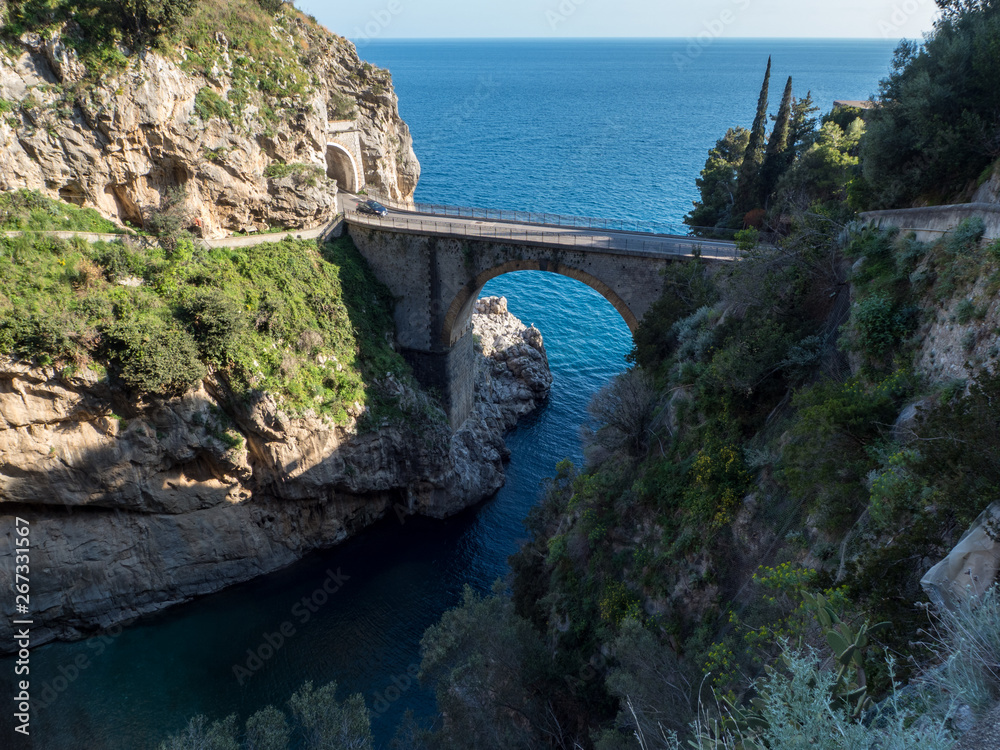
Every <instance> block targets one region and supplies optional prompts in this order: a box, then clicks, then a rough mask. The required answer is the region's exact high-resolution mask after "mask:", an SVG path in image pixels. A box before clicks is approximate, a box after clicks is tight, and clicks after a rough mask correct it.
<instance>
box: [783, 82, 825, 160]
mask: <svg viewBox="0 0 1000 750" xmlns="http://www.w3.org/2000/svg"><path fill="white" fill-rule="evenodd" d="M816 112H819V107H817V106H816V105H815V104H813V100H812V91H809V92H807V93H806V98H805V99H795V100H794V102H793V104H792V122H791V126H790V128H789V131H788V147H789V148H791V149H792V150H793V151H794V152H795V153H796V154H801V153H802V152H803V151H805V150H806V149H807V148H809V146H811V145H812V142H813V141H814V140H815V138H816V125H817V124H818V123H819V120H818V118H816V117H815V116H814V113H816Z"/></svg>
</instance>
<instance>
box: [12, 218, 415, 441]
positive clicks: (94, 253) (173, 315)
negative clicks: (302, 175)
mask: <svg viewBox="0 0 1000 750" xmlns="http://www.w3.org/2000/svg"><path fill="white" fill-rule="evenodd" d="M29 215H30V212H29ZM19 221H20V220H19ZM29 226H30V223H29ZM392 304H393V301H392V298H391V295H390V294H389V292H388V291H387V290H386V289H385V288H384V287H383V286H381V285H380V284H379V283H378V282H377V281H376V280H375V279H374V277H373V276H372V274H371V272H370V271H369V270H368V268H367V266H366V264H365V263H364V260H363V259H362V258H361V256H360V254H359V253H358V251H357V249H356V248H355V247H354V245H353V243H352V242H351V240H350V238H349V237H344V238H341V239H340V240H337V241H336V242H334V243H329V244H327V245H325V246H323V247H322V248H319V247H317V246H316V244H315V243H312V242H306V241H293V240H288V239H286V240H283V241H280V242H274V243H265V244H262V245H256V246H253V247H249V248H215V249H208V248H199V247H195V246H194V245H193V244H192V243H191V242H190V241H189V240H181V241H180V242H178V243H177V246H176V247H175V248H174V249H173V250H172V251H170V252H169V253H168V252H167V251H165V250H163V249H162V248H161V247H159V246H157V245H153V244H150V243H146V242H144V241H141V240H130V241H129V244H122V243H94V244H88V243H86V242H84V241H82V240H79V239H74V240H73V241H66V240H58V239H54V238H52V237H51V236H48V235H36V234H30V233H29V234H26V235H25V236H21V237H10V238H0V352H2V353H11V354H16V355H18V356H22V357H27V358H33V359H35V360H36V361H37V362H38V363H39V364H56V365H58V366H60V367H67V366H71V367H87V366H91V365H98V366H105V367H107V368H108V369H109V371H110V374H111V376H112V377H113V378H114V379H115V381H116V382H117V383H119V384H121V385H122V386H123V387H124V388H125V389H126V390H128V391H129V392H131V393H132V394H134V395H136V396H140V395H142V396H170V395H176V394H177V393H182V392H183V391H185V390H186V389H187V388H188V387H190V386H191V385H192V384H194V383H195V382H197V381H198V380H199V379H201V377H203V376H204V375H205V373H206V372H207V371H208V369H209V368H211V370H213V371H214V372H215V373H216V376H217V377H219V378H220V379H222V380H223V381H225V382H226V383H228V385H229V386H230V388H231V389H232V390H233V392H234V393H235V394H237V395H238V394H250V393H251V392H253V391H268V392H271V393H273V394H275V395H276V396H278V397H279V399H280V400H281V401H282V403H283V405H284V407H285V408H286V409H288V410H290V411H292V412H298V413H303V412H305V411H306V410H312V411H313V412H315V413H318V414H325V415H327V416H328V417H330V418H332V419H334V420H335V421H338V422H341V423H343V422H345V421H346V420H347V419H348V410H350V411H353V412H355V414H356V413H357V411H358V407H364V406H366V405H367V406H375V407H378V408H382V407H383V406H385V407H386V408H389V409H390V411H391V410H392V408H394V407H392V405H391V403H389V402H388V401H385V400H384V399H383V397H382V396H381V395H380V391H379V389H378V388H377V387H376V386H375V384H374V381H375V379H376V378H384V377H385V375H386V374H387V373H394V374H396V375H398V376H400V377H401V378H403V379H405V378H407V377H409V375H408V373H409V369H408V368H407V366H406V364H405V362H404V361H403V360H402V358H401V357H400V356H399V355H398V354H396V353H395V352H394V351H393V350H392V348H391V347H390V345H389V343H388V342H389V340H390V339H391V336H390V337H389V338H387V334H390V333H391V331H392V330H393V321H392V314H391V309H392ZM15 311H16V314H15Z"/></svg>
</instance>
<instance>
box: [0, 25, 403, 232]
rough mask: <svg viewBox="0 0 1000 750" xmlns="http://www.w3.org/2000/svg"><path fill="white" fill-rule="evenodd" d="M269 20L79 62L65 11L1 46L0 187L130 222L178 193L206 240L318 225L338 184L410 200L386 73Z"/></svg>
mask: <svg viewBox="0 0 1000 750" xmlns="http://www.w3.org/2000/svg"><path fill="white" fill-rule="evenodd" d="M208 7H209V6H206V8H208ZM199 12H202V13H207V12H208V11H207V10H205V9H202V10H200V11H199ZM234 12H235V11H234ZM257 12H258V13H259V12H260V11H259V9H258V10H257ZM197 20H198V19H197V18H196V19H195V20H194V21H191V22H190V23H192V24H194V23H195V21H197ZM214 22H215V21H214V20H213V23H214ZM231 23H233V24H234V27H233V28H234V30H230V32H229V33H230V34H231V35H235V34H236V33H237V32H236V30H235V29H239V28H240V27H239V26H238V25H235V24H236V22H235V21H232V22H231ZM267 23H271V24H273V25H271V26H270V28H267V27H266V26H265V27H264V29H263V30H261V31H260V33H261V34H263V35H264V38H263V40H260V39H251V40H249V41H246V40H243V41H239V42H238V41H237V40H234V39H230V38H229V37H228V36H227V35H226V33H224V32H223V31H217V32H215V34H214V36H212V37H209V38H201V37H199V36H197V35H196V34H195V32H194V31H191V32H190V33H189V34H187V35H185V34H184V33H183V30H182V32H179V37H178V38H179V40H180V41H179V42H178V44H179V45H180V48H179V49H177V50H176V51H175V52H174V53H173V54H168V53H167V52H164V51H160V52H156V51H149V50H144V51H142V52H141V53H140V52H132V51H130V50H128V49H125V48H124V47H122V46H121V45H119V46H118V48H116V49H113V50H112V52H113V53H114V54H116V55H118V56H119V57H120V58H121V59H120V60H119V63H118V65H117V66H114V67H111V68H110V69H108V70H95V69H94V64H93V63H92V64H91V68H90V69H88V68H87V66H85V65H84V64H83V63H82V62H81V59H80V56H79V55H78V53H77V51H76V50H75V49H74V47H73V45H72V42H71V40H72V39H75V38H76V36H75V34H76V32H77V31H78V30H76V29H74V24H73V22H72V21H70V22H69V23H66V24H64V25H63V26H61V27H58V28H56V29H54V30H46V33H45V35H44V36H43V35H41V34H39V33H35V32H29V33H24V34H22V35H21V36H20V38H19V41H18V42H17V43H16V44H8V45H0V190H12V189H16V188H31V189H38V190H42V191H43V192H45V193H46V194H48V195H50V196H52V197H60V198H62V199H64V200H67V201H71V202H74V203H77V204H79V205H86V206H93V207H95V208H97V209H99V210H100V211H101V212H102V213H103V214H105V215H106V216H109V217H112V218H114V219H116V220H118V221H119V222H126V221H127V222H130V223H131V224H133V225H135V226H137V227H141V226H143V223H144V221H147V220H148V216H149V213H150V211H151V210H153V209H155V208H156V207H158V206H160V205H161V204H162V203H163V202H164V200H165V199H166V198H168V197H171V196H172V193H173V191H181V193H182V194H183V195H184V201H183V206H182V207H183V212H182V216H181V219H182V223H184V224H185V225H187V226H190V227H191V228H192V229H194V230H195V231H197V232H199V233H200V234H202V235H204V236H219V235H221V234H226V233H230V232H233V231H240V232H248V231H264V230H267V229H268V228H271V227H284V228H302V227H306V226H313V225H317V224H320V223H323V222H324V221H325V220H327V219H329V218H330V216H331V215H332V214H333V213H334V212H335V204H336V192H337V182H340V183H341V184H340V188H341V189H343V188H348V189H350V188H351V187H354V188H355V189H357V188H358V187H360V186H361V185H363V184H367V185H369V186H370V187H372V188H374V189H377V190H378V191H379V192H380V193H382V194H385V195H387V196H388V197H390V198H394V199H397V200H408V199H410V198H412V195H413V191H414V188H415V187H416V184H417V179H418V177H419V173H420V165H419V164H418V162H417V160H416V157H415V156H414V154H413V149H412V141H411V138H410V134H409V130H408V128H407V126H406V124H405V123H404V122H403V121H402V120H401V119H400V117H399V112H398V109H397V99H396V96H395V94H394V93H393V90H392V85H391V79H390V77H389V74H388V73H387V72H386V71H383V70H379V69H377V68H374V67H373V66H371V65H369V64H368V63H364V62H362V61H361V60H360V59H359V58H358V55H357V53H356V51H355V49H354V46H353V45H352V44H351V43H350V42H348V41H347V40H345V39H342V38H340V37H338V36H336V35H334V34H331V33H330V32H328V31H326V30H325V29H323V28H322V27H321V26H318V25H316V24H315V23H314V22H311V21H310V20H308V19H307V18H305V17H303V16H302V15H301V14H299V13H298V12H297V11H294V10H293V9H291V8H290V7H289V8H286V10H283V11H282V12H280V13H278V14H277V15H276V16H275V17H274V18H273V19H268V20H267ZM218 24H219V25H220V26H224V24H222V22H221V21H220V22H218ZM216 28H218V26H216ZM194 40H197V41H194ZM250 41H253V42H254V43H255V45H256V46H254V45H251V44H250V43H249V42H250ZM261 48H263V49H265V50H267V49H268V48H273V49H272V50H271V52H270V54H271V55H273V56H274V59H269V58H267V54H268V53H267V52H264V51H261ZM344 183H354V184H353V185H352V184H344Z"/></svg>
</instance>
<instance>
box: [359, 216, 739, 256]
mask: <svg viewBox="0 0 1000 750" xmlns="http://www.w3.org/2000/svg"><path fill="white" fill-rule="evenodd" d="M345 218H346V219H347V221H349V222H351V223H353V224H359V225H362V226H369V227H377V228H379V229H385V230H392V231H400V232H404V233H412V234H421V235H425V236H437V237H464V238H469V237H473V238H477V239H478V238H481V239H484V240H497V241H504V242H510V243H515V244H530V245H541V246H546V247H575V248H579V249H581V250H583V249H589V250H606V251H608V250H609V251H618V252H626V253H643V254H649V255H660V256H672V257H678V258H683V257H687V258H690V257H704V258H712V259H716V260H735V259H736V258H737V257H738V251H737V249H736V248H735V247H733V246H732V245H725V244H719V243H713V242H711V241H706V240H700V239H699V238H697V237H670V236H665V235H654V234H639V233H629V232H625V233H617V230H612V231H613V232H616V233H614V234H606V235H602V234H600V233H599V232H598V231H596V229H595V228H591V227H578V228H579V229H585V230H586V231H579V232H574V231H570V228H569V227H553V226H541V225H534V226H528V225H527V224H525V223H521V224H506V225H505V224H495V223H494V224H488V225H487V224H474V223H469V222H462V223H453V222H449V221H441V220H440V219H424V218H421V217H420V216H419V215H417V214H390V215H388V216H384V217H382V216H373V215H371V214H366V213H361V212H359V211H347V212H346V214H345ZM535 227H537V228H535Z"/></svg>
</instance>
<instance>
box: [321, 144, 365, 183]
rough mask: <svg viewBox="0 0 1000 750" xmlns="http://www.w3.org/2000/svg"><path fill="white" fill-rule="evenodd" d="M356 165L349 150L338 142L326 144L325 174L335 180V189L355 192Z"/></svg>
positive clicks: (357, 172) (356, 180) (356, 181)
mask: <svg viewBox="0 0 1000 750" xmlns="http://www.w3.org/2000/svg"><path fill="white" fill-rule="evenodd" d="M359 174H360V172H359V171H358V165H357V163H356V162H355V161H354V157H353V156H352V155H351V152H350V151H348V150H347V149H346V148H344V147H343V146H341V145H340V144H339V143H327V144H326V176H327V177H329V178H330V179H331V180H336V181H337V189H338V190H345V191H347V192H348V193H357V192H358V188H359V187H360V184H359V182H358V175H359Z"/></svg>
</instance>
